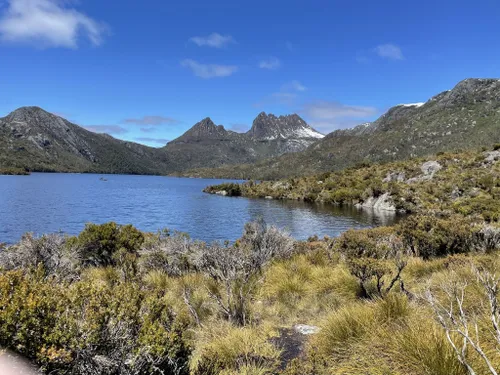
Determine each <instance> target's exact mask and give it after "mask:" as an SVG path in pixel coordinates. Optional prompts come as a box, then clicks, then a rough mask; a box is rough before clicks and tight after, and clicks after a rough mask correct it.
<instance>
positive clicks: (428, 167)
mask: <svg viewBox="0 0 500 375" xmlns="http://www.w3.org/2000/svg"><path fill="white" fill-rule="evenodd" d="M441 169H443V166H442V165H441V164H439V163H438V162H437V161H435V160H430V161H427V162H425V163H424V164H422V166H421V167H420V170H421V171H422V174H421V175H420V176H418V177H413V178H410V179H409V180H408V181H407V183H409V184H411V183H413V182H421V181H427V180H432V179H433V178H434V175H435V174H436V173H437V172H439V171H440V170H441Z"/></svg>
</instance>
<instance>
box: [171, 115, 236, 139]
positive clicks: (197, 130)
mask: <svg viewBox="0 0 500 375" xmlns="http://www.w3.org/2000/svg"><path fill="white" fill-rule="evenodd" d="M229 135H230V132H228V131H227V130H226V129H225V128H224V126H222V125H216V124H215V123H214V122H213V121H212V119H211V118H210V117H205V118H204V119H203V120H201V121H199V122H197V123H196V124H194V125H193V127H191V129H189V130H188V131H186V132H185V133H184V134H183V135H181V136H180V137H179V138H177V139H174V140H173V141H172V142H170V143H185V142H192V141H194V142H199V141H202V140H204V139H225V138H227V137H228V136H229Z"/></svg>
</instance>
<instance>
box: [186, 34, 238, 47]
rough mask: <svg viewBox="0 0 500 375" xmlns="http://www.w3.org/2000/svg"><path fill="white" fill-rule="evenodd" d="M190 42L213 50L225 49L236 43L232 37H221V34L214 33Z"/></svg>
mask: <svg viewBox="0 0 500 375" xmlns="http://www.w3.org/2000/svg"><path fill="white" fill-rule="evenodd" d="M189 41H190V42H192V43H194V44H196V45H197V46H199V47H203V46H207V47H212V48H223V47H226V46H227V45H229V44H232V43H236V41H235V40H234V38H233V37H232V36H231V35H221V34H219V33H212V34H210V35H207V36H194V37H192V38H190V39H189Z"/></svg>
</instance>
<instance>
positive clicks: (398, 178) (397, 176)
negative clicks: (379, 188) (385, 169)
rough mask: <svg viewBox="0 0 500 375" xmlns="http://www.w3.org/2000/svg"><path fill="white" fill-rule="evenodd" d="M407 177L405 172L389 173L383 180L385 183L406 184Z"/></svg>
mask: <svg viewBox="0 0 500 375" xmlns="http://www.w3.org/2000/svg"><path fill="white" fill-rule="evenodd" d="M405 178H406V175H405V174H404V172H389V173H387V176H386V177H385V178H384V179H383V180H382V181H383V182H404V180H405Z"/></svg>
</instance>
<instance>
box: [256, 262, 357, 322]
mask: <svg viewBox="0 0 500 375" xmlns="http://www.w3.org/2000/svg"><path fill="white" fill-rule="evenodd" d="M311 261H314V264H313V263H311ZM358 294H359V285H358V283H357V281H356V279H355V278H354V277H353V276H352V275H351V274H350V273H349V271H348V270H347V269H346V267H345V266H344V265H343V264H336V263H332V262H330V261H328V260H327V259H325V260H324V261H319V260H318V259H317V257H315V258H313V259H311V258H309V257H308V256H307V255H304V254H301V255H296V256H295V257H293V258H292V259H290V260H287V261H283V262H279V263H275V264H273V265H272V266H271V267H270V268H269V269H268V270H267V271H266V273H265V275H264V281H263V283H262V286H261V287H260V293H259V296H258V298H259V299H260V300H261V301H262V302H263V309H264V310H265V311H264V312H262V313H263V314H264V315H265V316H266V317H271V318H273V319H276V318H278V321H279V322H281V323H286V324H292V323H299V322H302V323H304V321H309V323H310V320H311V317H312V316H314V318H315V320H317V319H318V318H320V317H321V316H322V315H324V314H325V313H327V312H330V311H332V310H334V309H337V308H339V307H340V306H342V305H344V304H346V303H348V302H351V301H354V300H356V298H357V295H358Z"/></svg>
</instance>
